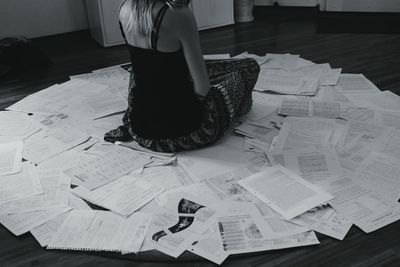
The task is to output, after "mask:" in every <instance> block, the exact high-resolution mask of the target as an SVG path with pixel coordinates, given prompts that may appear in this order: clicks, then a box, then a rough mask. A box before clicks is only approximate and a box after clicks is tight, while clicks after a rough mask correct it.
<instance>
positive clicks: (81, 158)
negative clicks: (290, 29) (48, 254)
mask: <svg viewBox="0 0 400 267" xmlns="http://www.w3.org/2000/svg"><path fill="white" fill-rule="evenodd" d="M206 58H207V59H226V58H230V56H229V55H208V56H206ZM236 58H253V59H255V60H256V61H257V62H258V63H259V65H260V68H261V72H260V76H259V79H258V81H257V84H256V86H255V91H254V93H253V98H254V106H253V108H252V110H251V111H250V112H249V113H248V114H247V115H245V116H242V117H240V118H238V119H237V121H236V122H235V123H234V126H233V127H232V129H231V131H230V132H229V133H228V134H227V135H226V136H225V137H224V138H223V139H222V140H220V141H219V142H218V143H217V144H215V145H213V146H210V147H207V148H204V149H200V150H195V151H187V152H182V153H178V154H173V153H158V152H154V151H151V150H148V149H145V148H143V147H140V146H139V145H138V144H137V143H135V142H130V143H124V142H116V143H115V144H111V143H106V142H104V141H102V138H103V136H104V133H106V132H107V131H109V130H112V129H114V128H116V127H117V126H119V125H120V124H121V120H122V115H123V114H122V113H123V111H124V110H125V109H126V107H127V95H128V84H129V79H130V73H129V65H123V66H113V67H110V68H106V69H101V70H96V71H94V72H92V73H87V74H81V75H77V76H73V77H71V80H70V81H68V82H66V83H63V84H57V85H54V86H51V87H49V88H47V89H45V90H42V91H40V92H37V93H35V94H32V95H30V96H28V97H26V98H24V99H22V100H21V101H19V102H17V103H15V104H13V105H12V106H10V107H8V108H7V110H6V111H1V112H0V223H1V224H2V225H3V226H4V227H6V228H7V229H8V230H9V231H11V232H12V233H13V234H15V235H22V234H24V233H27V232H30V233H31V234H32V235H33V236H34V237H35V239H36V240H37V241H38V242H39V243H40V245H41V246H43V247H46V248H47V249H62V250H94V251H113V252H118V253H122V254H127V253H140V252H141V251H147V250H154V249H155V250H158V251H160V252H162V253H165V254H167V255H169V256H172V257H179V256H180V255H181V254H182V253H184V252H185V251H190V252H191V253H194V254H196V255H199V256H201V257H204V258H206V259H208V260H210V261H212V262H214V263H217V264H221V263H222V262H223V261H224V260H225V259H226V258H227V257H228V256H229V255H231V254H238V253H249V252H256V251H268V250H275V249H283V248H289V247H299V246H308V245H314V244H318V243H319V241H318V239H317V236H316V234H315V232H318V233H320V234H323V235H327V236H330V237H332V238H335V239H338V240H343V239H344V238H345V236H346V234H347V233H348V231H349V230H350V228H351V227H352V226H353V225H355V226H357V227H359V228H360V229H362V230H363V231H364V232H365V233H369V232H372V231H375V230H377V229H379V228H382V227H384V226H386V225H388V224H390V223H392V222H395V221H396V220H399V219H400V206H399V202H398V200H399V198H400V177H399V174H400V97H399V96H397V95H395V94H392V93H391V92H386V91H385V92H381V91H380V90H379V89H378V88H376V86H374V85H373V84H372V83H371V82H370V81H369V80H368V79H367V78H366V77H364V76H363V75H362V74H341V69H333V68H331V67H330V65H329V64H314V63H313V62H310V61H308V60H305V59H302V58H301V57H300V56H298V55H289V54H286V55H277V54H266V55H265V56H258V55H253V54H249V53H243V54H240V55H238V56H236Z"/></svg>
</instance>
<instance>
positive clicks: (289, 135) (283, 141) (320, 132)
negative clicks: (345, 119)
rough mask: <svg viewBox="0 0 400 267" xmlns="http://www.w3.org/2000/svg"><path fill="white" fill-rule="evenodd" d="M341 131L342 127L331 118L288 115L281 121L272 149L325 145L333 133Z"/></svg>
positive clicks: (280, 149)
mask: <svg viewBox="0 0 400 267" xmlns="http://www.w3.org/2000/svg"><path fill="white" fill-rule="evenodd" d="M341 131H342V127H340V125H338V124H337V123H336V122H335V120H333V119H322V118H300V117H289V118H287V119H286V120H285V121H284V123H283V126H282V128H281V131H280V132H279V135H278V138H277V141H276V142H275V143H274V147H273V151H274V152H281V151H284V150H293V149H303V148H309V147H322V146H327V145H329V144H330V143H331V142H333V141H332V140H334V138H333V137H334V136H335V133H336V132H339V133H341Z"/></svg>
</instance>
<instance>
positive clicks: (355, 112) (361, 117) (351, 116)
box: [342, 107, 375, 122]
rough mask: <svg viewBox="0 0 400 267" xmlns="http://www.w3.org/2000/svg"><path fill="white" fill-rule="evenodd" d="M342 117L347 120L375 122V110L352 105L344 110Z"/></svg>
mask: <svg viewBox="0 0 400 267" xmlns="http://www.w3.org/2000/svg"><path fill="white" fill-rule="evenodd" d="M342 117H343V119H345V120H347V121H363V122H373V121H374V118H375V111H374V110H372V109H369V108H356V107H350V108H348V109H346V110H344V111H343V112H342Z"/></svg>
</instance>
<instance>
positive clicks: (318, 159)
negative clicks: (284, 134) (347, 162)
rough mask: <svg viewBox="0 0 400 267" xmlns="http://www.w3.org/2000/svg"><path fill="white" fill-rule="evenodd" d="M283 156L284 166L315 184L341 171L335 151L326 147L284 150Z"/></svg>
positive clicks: (339, 173)
mask: <svg viewBox="0 0 400 267" xmlns="http://www.w3.org/2000/svg"><path fill="white" fill-rule="evenodd" d="M283 157H284V166H285V167H286V168H288V169H289V170H292V171H293V172H295V173H297V174H298V175H300V176H301V177H302V178H304V179H306V180H307V181H309V182H310V183H313V184H317V185H318V184H319V183H322V182H325V181H327V180H329V179H332V178H334V177H336V176H338V175H341V174H342V172H343V171H342V169H341V167H340V163H339V159H338V156H337V154H336V151H334V150H333V149H330V148H328V147H325V148H323V149H322V150H314V149H307V150H289V151H284V152H283Z"/></svg>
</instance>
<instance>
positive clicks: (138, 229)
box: [47, 210, 152, 253]
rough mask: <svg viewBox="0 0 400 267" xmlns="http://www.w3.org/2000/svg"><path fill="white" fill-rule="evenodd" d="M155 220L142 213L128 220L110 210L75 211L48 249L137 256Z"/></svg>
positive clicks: (149, 215) (53, 238)
mask: <svg viewBox="0 0 400 267" xmlns="http://www.w3.org/2000/svg"><path fill="white" fill-rule="evenodd" d="M151 218H152V215H151V214H146V213H140V212H137V213H135V214H133V215H132V216H130V217H129V218H124V217H120V216H118V215H115V214H113V213H112V212H108V211H100V210H72V211H71V212H69V214H68V216H67V218H66V219H65V221H64V222H63V224H62V225H61V227H60V228H59V229H58V231H57V233H56V234H54V236H53V237H52V239H51V241H50V242H49V244H48V246H47V249H68V250H93V251H117V252H124V253H137V252H138V251H139V249H140V246H141V245H142V243H143V240H144V237H145V236H146V232H147V229H148V226H149V225H150V222H151Z"/></svg>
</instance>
